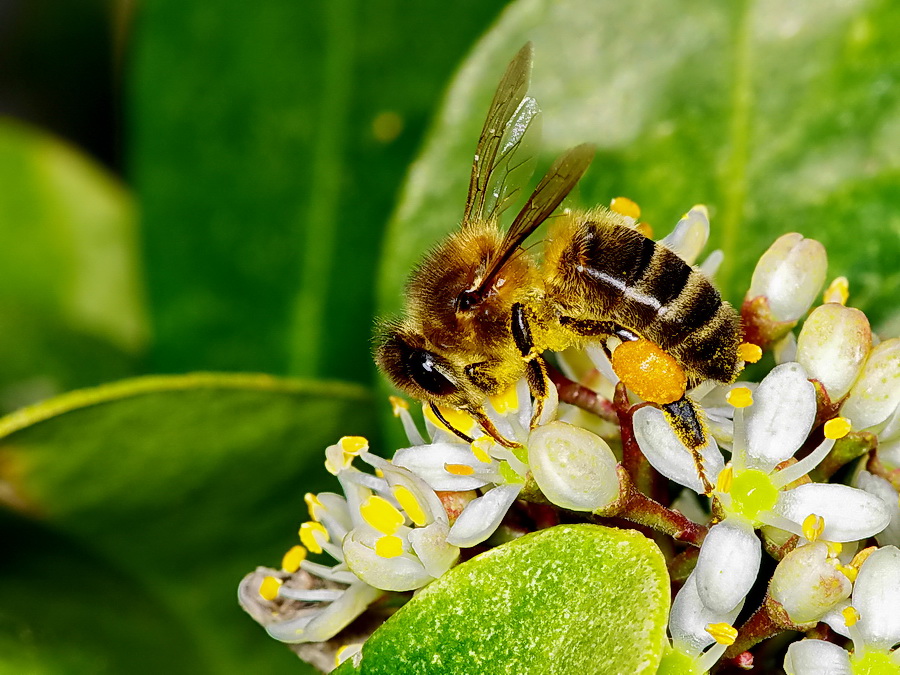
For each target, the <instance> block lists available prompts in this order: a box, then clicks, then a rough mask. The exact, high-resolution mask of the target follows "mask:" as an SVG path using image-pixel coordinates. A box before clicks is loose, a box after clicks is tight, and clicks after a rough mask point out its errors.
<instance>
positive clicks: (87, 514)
mask: <svg viewBox="0 0 900 675" xmlns="http://www.w3.org/2000/svg"><path fill="white" fill-rule="evenodd" d="M372 427H373V422H372V412H371V402H370V399H369V396H368V394H367V393H366V392H365V391H364V390H362V389H360V388H358V387H356V386H351V385H341V384H325V383H304V382H296V381H288V380H278V379H276V378H273V377H270V376H265V375H217V374H202V373H200V374H194V375H187V376H176V377H172V376H170V377H147V378H141V379H136V380H129V381H124V382H119V383H115V384H112V385H107V386H104V387H98V388H96V389H88V390H82V391H76V392H71V393H69V394H66V395H64V396H61V397H58V398H56V399H51V400H49V401H46V402H45V403H42V404H40V405H37V406H33V407H31V408H26V409H24V410H21V411H19V412H17V413H14V414H12V415H9V416H7V417H5V418H3V419H0V485H4V492H3V497H4V500H5V501H6V502H7V503H8V504H10V505H12V506H14V507H15V508H17V509H18V510H19V511H21V512H23V513H26V514H30V515H32V516H33V517H35V518H37V519H39V520H41V521H43V522H46V523H49V524H52V526H53V527H55V528H57V529H59V530H61V531H63V532H65V533H66V534H67V535H69V536H71V537H73V538H74V539H75V540H76V541H78V542H81V543H82V544H83V545H84V546H86V547H88V548H89V550H91V551H94V552H96V553H97V554H99V555H100V556H101V557H102V558H103V559H104V560H107V561H109V565H110V566H112V567H113V568H115V569H117V570H121V571H122V572H123V573H127V574H128V576H131V577H134V579H136V581H137V582H138V583H139V584H140V586H141V588H140V589H138V591H137V592H140V593H144V592H147V593H150V594H151V597H153V598H156V599H157V601H158V602H160V603H162V605H164V606H165V607H167V608H168V611H170V612H171V613H172V614H173V615H174V616H175V617H177V619H178V620H179V621H180V623H181V626H180V630H183V631H184V632H185V639H186V640H188V641H189V642H190V643H191V644H192V645H194V648H195V649H196V650H197V652H198V654H199V658H200V660H201V661H202V663H203V664H204V669H201V670H195V671H194V672H208V673H215V674H216V675H218V674H220V673H236V674H237V673H242V674H243V673H248V672H275V670H274V669H275V668H277V667H281V668H285V667H291V668H292V667H295V657H293V656H292V655H291V654H290V653H289V652H288V651H287V650H285V649H284V648H283V647H281V646H280V645H278V644H276V643H275V642H274V641H269V640H267V638H266V637H265V634H264V633H263V631H262V630H261V629H260V628H259V627H258V626H256V625H255V624H254V623H253V621H252V620H251V619H250V618H249V617H246V616H245V615H244V614H243V613H242V611H241V610H240V609H239V608H238V605H237V600H236V592H237V583H238V582H239V581H240V579H241V577H242V576H243V574H244V573H246V572H248V571H250V570H252V569H253V568H254V567H255V566H256V565H257V564H266V563H269V564H272V563H274V562H276V561H277V560H279V559H280V556H281V554H282V553H283V551H284V550H285V549H286V548H288V547H289V546H290V545H291V544H292V542H293V540H294V539H295V537H296V534H295V533H296V527H297V525H298V524H299V522H301V521H302V520H303V519H304V513H305V508H304V505H303V494H304V493H305V492H306V491H307V490H315V489H317V488H322V487H324V486H325V477H326V476H327V474H326V473H325V472H324V469H323V468H322V461H323V454H322V452H323V450H324V448H325V446H326V445H328V444H330V443H333V442H335V441H336V440H337V439H338V438H339V437H340V436H342V435H345V434H353V435H369V434H371V432H372ZM329 478H330V476H329ZM33 592H34V593H35V594H36V595H35V599H36V600H37V599H38V598H43V600H42V602H44V603H52V601H53V594H54V592H55V591H54V588H53V586H52V584H50V585H48V586H47V587H46V588H40V587H37V588H34V589H33ZM42 594H43V595H42ZM91 611H97V612H116V613H121V612H123V609H122V608H121V607H98V608H92V610H91ZM122 620H123V621H127V618H125V617H123V619H122ZM111 637H112V636H110V639H111ZM159 639H160V644H164V640H163V638H162V636H159ZM168 656H169V658H171V659H173V664H175V663H177V660H178V659H179V658H180V656H179V654H178V653H177V652H173V653H169V654H168ZM279 664H280V665H279ZM173 668H174V665H173Z"/></svg>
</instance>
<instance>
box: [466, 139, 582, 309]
mask: <svg viewBox="0 0 900 675" xmlns="http://www.w3.org/2000/svg"><path fill="white" fill-rule="evenodd" d="M593 159H594V146H593V145H591V144H590V143H583V144H582V145H578V146H575V147H574V148H571V149H570V150H568V151H566V152H565V153H564V154H563V155H562V156H561V157H559V158H558V159H557V160H556V161H555V162H554V163H553V166H551V167H550V170H549V171H547V173H546V174H545V175H544V177H543V178H541V182H540V183H538V185H537V187H536V188H535V189H534V192H533V193H532V194H531V197H529V198H528V202H527V203H526V204H525V206H523V207H522V210H521V211H519V214H518V215H517V216H516V219H515V220H514V221H513V223H512V225H510V227H509V231H508V232H507V233H506V236H505V237H503V243H502V244H501V246H500V250H499V251H498V253H497V257H496V258H495V259H493V260H491V264H490V267H489V269H488V271H487V273H486V274H485V277H484V281H482V283H481V284H480V286H479V289H478V292H483V291H484V289H487V288H490V286H491V285H492V284H493V283H494V277H495V276H496V275H497V273H498V272H499V271H500V270H501V269H503V266H504V265H505V264H506V261H507V260H509V259H510V257H511V256H512V255H513V253H515V252H516V250H517V249H518V248H519V246H521V245H522V243H523V242H524V241H525V240H526V239H527V238H528V236H529V235H530V234H531V233H532V232H534V231H535V230H536V229H537V227H538V226H539V225H540V224H541V223H543V222H544V221H545V220H547V218H548V217H549V216H550V214H551V213H553V211H555V210H556V207H557V206H559V205H560V204H561V203H562V200H563V199H565V198H566V195H568V194H569V193H570V192H571V191H572V188H574V187H575V185H576V184H577V183H578V181H579V180H580V179H581V177H582V176H583V175H584V172H585V171H587V168H588V167H589V166H590V165H591V161H592V160H593Z"/></svg>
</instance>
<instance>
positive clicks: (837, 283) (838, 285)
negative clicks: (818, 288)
mask: <svg viewBox="0 0 900 675" xmlns="http://www.w3.org/2000/svg"><path fill="white" fill-rule="evenodd" d="M849 297H850V282H849V281H847V277H838V278H837V279H835V280H834V281H832V282H831V283H830V284H828V288H826V289H825V293H824V294H823V295H822V302H836V303H838V304H839V305H846V304H847V298H849Z"/></svg>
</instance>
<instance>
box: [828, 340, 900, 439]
mask: <svg viewBox="0 0 900 675" xmlns="http://www.w3.org/2000/svg"><path fill="white" fill-rule="evenodd" d="M898 406H900V338H891V339H890V340H885V341H884V342H882V343H881V344H879V345H876V346H875V348H874V349H872V351H870V352H869V358H868V359H867V360H866V364H865V366H863V369H862V373H861V374H860V376H859V379H857V380H856V383H855V384H854V385H853V388H852V389H851V390H850V395H849V396H848V397H847V400H846V401H845V402H844V405H843V406H842V407H841V415H842V416H844V417H847V418H849V419H850V422H851V423H852V424H853V429H854V430H856V431H862V430H874V431H875V432H876V433H880V432H881V429H880V428H879V427H881V426H882V424H883V423H884V422H885V421H886V420H887V419H888V418H890V416H891V414H892V413H893V412H894V411H895V410H897V407H898Z"/></svg>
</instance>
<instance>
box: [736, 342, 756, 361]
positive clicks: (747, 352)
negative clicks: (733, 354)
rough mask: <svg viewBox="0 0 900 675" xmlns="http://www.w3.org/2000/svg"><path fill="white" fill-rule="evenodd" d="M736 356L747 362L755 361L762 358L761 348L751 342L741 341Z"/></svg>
mask: <svg viewBox="0 0 900 675" xmlns="http://www.w3.org/2000/svg"><path fill="white" fill-rule="evenodd" d="M738 358H740V359H741V361H746V362H747V363H756V362H757V361H759V360H760V359H761V358H762V349H761V348H760V346H759V345H755V344H753V343H752V342H742V343H741V345H740V347H738Z"/></svg>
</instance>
